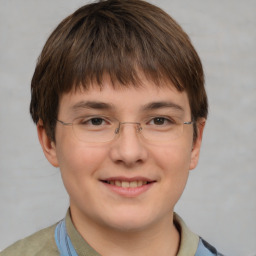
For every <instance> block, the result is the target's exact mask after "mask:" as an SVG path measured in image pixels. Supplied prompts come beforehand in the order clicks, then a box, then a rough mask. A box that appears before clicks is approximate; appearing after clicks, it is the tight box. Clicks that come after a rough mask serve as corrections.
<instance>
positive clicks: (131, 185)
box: [102, 180, 155, 188]
mask: <svg viewBox="0 0 256 256" xmlns="http://www.w3.org/2000/svg"><path fill="white" fill-rule="evenodd" d="M102 182H104V183H107V184H109V185H113V186H117V187H122V188H137V187H142V186H144V185H148V184H150V183H153V182H155V181H145V180H134V181H124V180H102Z"/></svg>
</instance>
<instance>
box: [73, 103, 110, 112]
mask: <svg viewBox="0 0 256 256" xmlns="http://www.w3.org/2000/svg"><path fill="white" fill-rule="evenodd" d="M81 108H86V109H102V110H111V109H113V106H112V104H108V103H105V102H101V101H80V102H78V103H76V104H75V105H73V106H72V109H73V110H78V109H81Z"/></svg>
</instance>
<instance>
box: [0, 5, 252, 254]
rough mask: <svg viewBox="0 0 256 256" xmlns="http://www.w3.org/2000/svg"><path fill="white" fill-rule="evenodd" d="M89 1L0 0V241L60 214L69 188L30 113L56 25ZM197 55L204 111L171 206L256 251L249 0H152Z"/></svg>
mask: <svg viewBox="0 0 256 256" xmlns="http://www.w3.org/2000/svg"><path fill="white" fill-rule="evenodd" d="M86 2H87V1H81V0H72V1H71V0H55V1H52V0H44V1H39V0H23V1H21V0H0V250H1V249H3V248H5V247H6V246H7V245H9V244H10V243H12V242H14V241H15V240H17V239H20V238H22V237H24V236H27V235H29V234H31V233H32V232H35V231H37V230H39V229H41V228H43V227H46V226H48V225H51V224H53V223H55V222H56V221H58V220H59V219H61V218H62V217H64V215H65V212H66V209H67V207H68V197H67V194H66V192H65V190H64V188H63V185H62V182H61V178H60V175H59V171H58V169H54V168H53V167H51V166H50V164H49V163H48V162H47V161H46V160H45V158H44V155H43V153H42V151H41V148H40V146H39V143H38V141H37V135H36V129H35V126H34V125H33V123H32V121H31V119H30V116H29V113H28V107H29V100H30V79H31V76H32V74H33V71H34V67H35V63H36V59H37V57H38V55H39V53H40V50H41V48H42V46H43V44H44V42H45V40H46V38H47V37H48V36H49V34H50V32H51V31H52V30H53V28H54V27H55V26H56V25H57V24H58V23H59V22H60V21H61V20H62V19H63V18H64V17H66V16H67V15H68V14H70V13H71V12H72V11H74V10H75V9H76V8H77V7H79V6H81V5H83V4H84V3H86ZM152 2H154V3H156V4H157V5H158V6H160V7H162V8H163V9H165V10H166V11H167V12H168V13H170V14H171V15H172V16H173V17H174V18H175V19H176V20H177V21H178V22H179V23H180V24H181V25H182V27H183V28H184V29H185V30H186V31H187V33H188V34H189V35H190V37H191V39H192V41H193V43H194V45H195V47H196V48H197V50H198V52H199V55H200V56H201V59H202V61H203V64H204V68H205V73H206V89H207V92H208V96H209V103H210V113H209V119H208V123H207V127H206V130H205V134H204V142H203V147H202V152H201V158H200V163H199V166H198V167H197V169H196V170H194V171H192V172H191V175H190V180H189V182H188V185H187V188H186V190H185V192H184V194H183V196H182V198H181V201H180V202H179V203H178V205H177V207H176V211H177V212H178V213H179V214H180V215H181V216H182V217H183V218H184V219H185V221H186V222H187V224H188V226H189V227H190V228H191V229H192V230H193V231H194V232H196V233H198V234H200V235H201V236H203V237H204V238H205V239H206V240H208V241H209V242H210V243H212V244H214V245H215V246H216V247H217V248H218V249H219V250H220V251H222V252H223V253H226V254H227V255H233V256H249V255H256V221H255V218H256V197H255V195H256V172H255V171H256V170H255V166H256V115H255V112H256V74H255V73H256V49H255V47H256V14H255V13H256V1H254V0H244V1H240V0H215V1H213V0H193V1H192V0H181V1H178V0H175V1H172V0H170V1H167V0H159V1H152Z"/></svg>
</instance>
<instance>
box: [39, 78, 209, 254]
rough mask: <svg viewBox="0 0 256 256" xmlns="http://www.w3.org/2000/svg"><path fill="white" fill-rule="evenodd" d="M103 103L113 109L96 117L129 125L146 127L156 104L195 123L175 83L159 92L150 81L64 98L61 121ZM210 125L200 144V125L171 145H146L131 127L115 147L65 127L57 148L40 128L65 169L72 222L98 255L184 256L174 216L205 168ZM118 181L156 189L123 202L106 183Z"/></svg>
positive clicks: (52, 157)
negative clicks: (195, 174)
mask: <svg viewBox="0 0 256 256" xmlns="http://www.w3.org/2000/svg"><path fill="white" fill-rule="evenodd" d="M99 100H100V101H101V102H103V103H107V104H108V105H111V109H108V110H93V111H95V113H97V114H99V113H102V111H103V113H104V115H112V116H114V117H115V118H117V119H118V120H120V121H121V122H138V121H140V120H141V118H142V117H143V116H145V115H147V114H148V113H147V111H145V110H142V108H143V106H145V105H147V104H149V103H152V102H156V101H157V102H159V101H161V102H162V101H164V102H172V103H174V104H177V105H179V106H180V107H181V108H182V109H183V111H181V112H180V113H181V115H182V117H183V119H184V121H191V115H190V106H189V101H188V96H187V93H186V92H178V91H177V90H176V89H175V88H174V87H173V85H172V84H171V83H170V84H168V87H165V86H164V87H161V88H157V87H156V86H155V85H154V84H153V83H152V82H151V81H147V80H146V79H144V86H142V87H139V88H133V87H128V88H125V89H113V87H112V86H111V85H110V82H109V81H108V80H107V79H106V80H105V82H104V86H103V89H102V90H100V89H99V88H98V87H96V86H92V87H91V89H89V90H88V91H82V90H81V91H76V92H70V93H67V94H64V95H63V96H62V97H61V98H60V105H59V113H58V119H60V120H63V121H64V122H72V121H73V119H74V118H75V117H76V116H77V115H79V114H80V112H81V111H84V109H82V108H77V109H76V110H74V109H73V108H72V106H74V105H76V104H77V103H79V102H84V101H99ZM163 111H165V112H166V111H168V108H163V109H160V110H156V114H159V113H162V112H163ZM165 112H164V113H165ZM154 114H155V113H154ZM204 121H205V120H203V119H202V120H200V123H202V124H201V125H198V131H199V132H198V138H197V140H196V141H194V142H193V125H187V126H186V125H185V127H184V131H183V134H182V136H180V137H179V138H177V139H175V140H173V141H170V142H169V143H167V144H164V145H159V144H154V143H151V142H148V141H146V140H145V139H144V138H143V137H142V136H141V134H138V132H137V131H136V129H135V126H134V125H124V126H123V127H122V130H121V134H120V136H118V137H117V138H116V139H114V140H113V141H111V142H107V143H101V144H88V143H84V142H82V141H79V140H78V139H77V138H76V137H75V136H74V135H73V133H72V127H65V126H63V125H61V124H59V123H57V126H56V142H55V143H54V142H52V141H51V140H50V139H49V138H48V137H47V135H46V131H45V129H44V127H43V123H42V121H39V123H38V125H37V129H38V136H39V140H40V143H41V145H42V148H43V151H44V154H45V156H46V158H47V159H48V161H49V162H50V163H51V164H52V165H53V166H55V167H59V168H60V171H61V175H62V179H63V182H64V185H65V187H66V190H67V192H68V194H69V197H70V210H71V216H72V221H73V223H74V225H75V226H76V228H77V230H78V231H79V233H80V234H81V235H82V236H83V238H84V239H85V240H86V241H87V242H88V243H89V244H90V245H91V246H92V247H93V248H94V249H95V250H96V251H98V252H99V253H100V254H102V255H111V256H112V255H113V256H114V255H124V256H125V255H136V256H139V255H149V256H150V255H169V256H170V255H176V254H177V251H178V247H179V241H180V237H179V233H178V231H177V230H176V228H175V226H174V224H173V209H174V206H175V204H176V203H177V201H178V200H179V198H180V196H181V194H182V192H183V190H184V188H185V185H186V182H187V179H188V175H189V170H192V169H194V168H195V167H196V165H197V162H198V158H199V152H200V146H201V141H202V133H203V129H204V123H205V122H204ZM142 133H143V131H142ZM112 177H122V178H124V179H126V178H134V177H143V178H147V179H150V180H153V181H154V183H153V184H151V186H150V187H149V188H148V189H147V190H146V191H144V192H143V193H140V194H138V195H136V196H130V195H129V194H128V195H126V194H125V195H120V194H118V193H116V192H115V191H113V190H112V189H110V186H107V185H106V184H105V183H103V182H102V181H101V180H106V179H108V178H112ZM138 179H139V178H138ZM131 245H132V246H131Z"/></svg>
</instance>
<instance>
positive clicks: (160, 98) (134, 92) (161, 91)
mask: <svg viewBox="0 0 256 256" xmlns="http://www.w3.org/2000/svg"><path fill="white" fill-rule="evenodd" d="M95 103H98V104H95ZM161 103H165V106H167V105H168V106H169V107H170V106H172V107H173V108H176V109H177V110H179V108H180V109H181V110H183V111H184V112H188V113H190V106H189V100H188V96H187V93H186V91H183V92H180V91H178V90H177V89H176V88H175V87H174V85H173V84H172V83H171V82H168V83H166V84H162V85H156V84H155V83H153V82H152V81H148V80H144V81H143V83H142V84H141V85H139V86H134V85H130V86H129V85H127V86H123V85H120V84H119V85H118V84H117V85H114V86H113V84H112V83H111V82H110V81H109V80H108V79H106V80H104V81H103V83H102V85H101V86H99V85H98V84H91V86H90V87H89V88H88V89H83V88H82V87H81V88H80V89H77V90H72V91H70V92H68V93H65V94H63V95H62V96H61V98H60V103H59V114H61V112H66V113H67V112H72V111H73V112H74V111H78V110H79V109H83V108H84V107H85V106H86V107H90V108H93V107H95V108H98V109H100V108H102V109H107V108H109V109H112V110H118V111H119V110H120V111H125V110H127V111H130V112H131V111H134V110H140V111H142V110H143V109H144V110H145V109H147V110H149V109H150V106H153V105H154V106H156V105H157V104H158V106H160V105H161ZM159 104H160V105H159ZM146 106H148V108H146Z"/></svg>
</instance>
